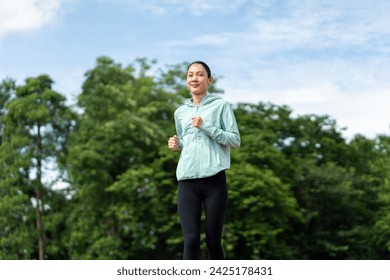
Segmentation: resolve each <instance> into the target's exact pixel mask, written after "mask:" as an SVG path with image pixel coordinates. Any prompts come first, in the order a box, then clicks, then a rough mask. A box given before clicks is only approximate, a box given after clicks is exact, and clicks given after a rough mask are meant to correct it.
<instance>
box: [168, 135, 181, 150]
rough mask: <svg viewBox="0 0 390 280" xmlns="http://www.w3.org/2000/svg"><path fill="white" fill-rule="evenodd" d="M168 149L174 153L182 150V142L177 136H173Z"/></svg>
mask: <svg viewBox="0 0 390 280" xmlns="http://www.w3.org/2000/svg"><path fill="white" fill-rule="evenodd" d="M168 148H169V149H171V150H172V151H178V150H180V140H179V137H177V135H173V136H172V137H170V138H169V140H168Z"/></svg>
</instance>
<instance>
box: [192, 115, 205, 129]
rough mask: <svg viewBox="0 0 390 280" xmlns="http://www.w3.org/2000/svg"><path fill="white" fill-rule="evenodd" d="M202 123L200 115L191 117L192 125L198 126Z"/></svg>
mask: <svg viewBox="0 0 390 280" xmlns="http://www.w3.org/2000/svg"><path fill="white" fill-rule="evenodd" d="M202 123H203V120H202V118H201V117H199V116H198V117H192V126H193V127H196V128H200V126H201V125H202Z"/></svg>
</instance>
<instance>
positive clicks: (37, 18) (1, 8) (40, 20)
mask: <svg viewBox="0 0 390 280" xmlns="http://www.w3.org/2000/svg"><path fill="white" fill-rule="evenodd" d="M60 8H61V0H2V1H0V39H1V38H2V37H4V36H6V35H7V34H10V33H13V32H23V31H31V30H36V29H39V28H41V27H43V26H45V25H47V24H50V23H52V22H53V21H55V20H56V17H57V15H58V13H60Z"/></svg>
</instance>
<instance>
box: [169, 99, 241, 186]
mask: <svg viewBox="0 0 390 280" xmlns="http://www.w3.org/2000/svg"><path fill="white" fill-rule="evenodd" d="M195 116H200V117H201V118H202V119H203V123H202V125H201V126H200V128H199V129H198V128H196V127H193V126H192V119H191V118H192V117H195ZM175 124H176V132H177V136H178V137H179V139H180V149H181V155H180V159H179V163H178V165H177V170H176V177H177V180H183V179H194V178H205V177H210V176H213V175H215V174H217V173H218V172H220V171H222V170H225V169H229V168H230V147H234V148H238V147H240V144H241V140H240V133H239V131H238V127H237V122H236V118H235V116H234V112H233V109H232V108H231V106H230V104H229V103H228V102H227V101H224V100H223V99H222V98H221V97H219V96H217V95H214V94H207V95H206V96H205V97H203V99H202V101H201V102H200V104H199V105H198V106H195V104H194V103H193V102H192V99H187V100H186V102H185V103H184V104H183V105H181V106H180V107H179V108H177V110H176V111H175Z"/></svg>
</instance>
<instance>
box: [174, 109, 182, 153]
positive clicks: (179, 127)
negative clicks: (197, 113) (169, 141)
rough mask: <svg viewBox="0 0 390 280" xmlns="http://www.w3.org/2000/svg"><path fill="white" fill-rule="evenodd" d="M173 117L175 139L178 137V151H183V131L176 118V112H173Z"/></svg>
mask: <svg viewBox="0 0 390 280" xmlns="http://www.w3.org/2000/svg"><path fill="white" fill-rule="evenodd" d="M174 117H175V126H176V134H177V137H179V141H180V145H179V148H180V150H183V130H182V126H181V124H180V121H179V118H178V110H176V111H175V114H174Z"/></svg>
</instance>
